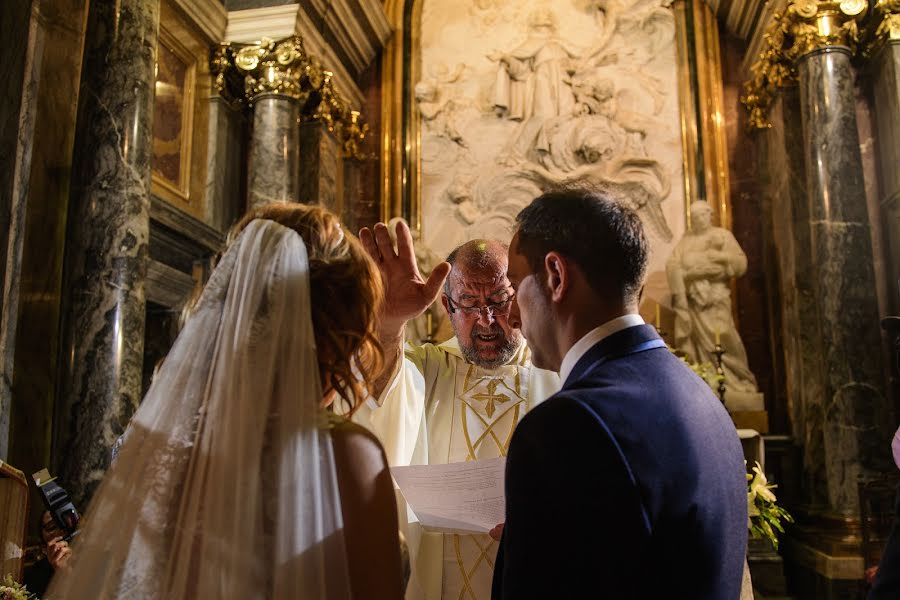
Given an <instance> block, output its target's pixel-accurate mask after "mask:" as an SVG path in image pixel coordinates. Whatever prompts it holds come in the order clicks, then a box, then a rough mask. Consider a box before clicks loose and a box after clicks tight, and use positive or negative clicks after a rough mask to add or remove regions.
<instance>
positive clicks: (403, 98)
mask: <svg viewBox="0 0 900 600" xmlns="http://www.w3.org/2000/svg"><path fill="white" fill-rule="evenodd" d="M422 3H423V0H386V2H385V13H386V14H387V16H388V19H389V20H390V22H391V25H392V26H393V27H394V35H393V36H392V37H391V39H390V40H389V41H388V43H387V44H386V45H385V49H384V53H383V55H382V71H381V83H382V86H381V89H382V113H381V124H382V128H381V129H382V134H381V135H382V138H381V183H382V186H381V199H382V200H381V218H382V220H383V221H387V220H388V219H390V218H392V217H397V216H402V217H404V218H405V219H406V220H407V221H408V222H409V224H410V226H411V227H413V228H414V229H417V230H421V226H422V223H421V205H420V203H421V180H420V176H419V173H420V167H421V162H420V154H419V152H420V143H421V132H420V130H419V127H420V123H419V119H418V118H414V113H413V107H414V106H415V99H414V94H413V89H412V88H413V85H414V82H416V81H418V79H419V74H420V69H421V64H420V60H419V55H420V51H419V48H420V44H419V41H420V35H421V34H420V31H421V15H422ZM673 11H674V13H675V25H676V45H677V63H678V72H679V98H680V100H681V104H680V113H681V137H682V149H683V151H684V152H683V155H684V159H683V160H684V163H683V167H684V192H685V193H684V202H685V205H684V214H685V224H686V226H687V227H688V228H689V227H690V212H689V207H690V204H691V202H692V201H694V200H697V199H705V200H707V201H708V202H709V203H710V205H712V206H713V210H714V214H715V215H716V218H717V219H718V222H719V224H720V225H721V226H722V227H726V228H729V229H730V228H731V197H730V192H729V176H728V153H727V146H726V140H725V118H724V110H723V105H724V98H723V91H722V67H721V57H720V52H719V28H718V23H717V21H716V18H715V14H714V13H713V11H712V10H711V9H710V8H709V6H707V5H706V3H704V2H702V0H675V2H674V4H673ZM694 32H696V35H693V34H694ZM690 40H693V43H689V41H690ZM698 108H700V109H701V110H698ZM698 159H699V160H698Z"/></svg>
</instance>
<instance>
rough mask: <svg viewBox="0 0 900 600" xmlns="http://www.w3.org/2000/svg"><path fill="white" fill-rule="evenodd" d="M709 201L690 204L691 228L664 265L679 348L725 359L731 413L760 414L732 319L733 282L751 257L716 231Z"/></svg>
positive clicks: (698, 358)
mask: <svg viewBox="0 0 900 600" xmlns="http://www.w3.org/2000/svg"><path fill="white" fill-rule="evenodd" d="M711 217H712V208H711V207H710V206H709V204H707V203H706V202H703V201H700V202H694V203H693V204H691V229H690V230H688V231H687V232H685V234H684V237H682V238H681V240H680V241H679V242H678V244H677V245H676V246H675V249H674V250H673V252H672V256H671V257H670V258H669V261H668V263H667V264H666V274H667V276H668V279H669V287H670V288H671V290H672V294H673V305H674V309H675V347H676V348H677V349H678V350H681V351H682V352H684V353H685V354H687V355H688V356H689V357H690V358H691V360H693V361H695V362H701V363H710V364H712V365H715V364H716V357H715V354H714V353H713V350H715V347H716V343H717V342H718V343H719V344H721V346H722V348H723V349H724V350H725V354H724V355H723V357H722V361H723V365H722V366H723V368H724V370H725V385H726V387H727V390H728V391H727V392H726V395H725V402H726V404H727V405H728V407H729V409H731V410H762V394H759V393H758V392H757V386H756V378H755V377H754V376H753V373H751V372H750V369H749V367H748V366H747V352H746V350H744V343H743V342H742V341H741V336H740V334H739V333H738V331H737V328H736V327H735V324H734V318H733V317H732V314H731V289H730V282H731V278H732V277H740V276H741V275H743V274H744V272H745V271H746V270H747V257H746V255H745V254H744V251H743V250H741V247H740V246H739V245H738V243H737V240H735V239H734V236H733V235H732V234H731V232H730V231H728V230H727V229H724V228H722V227H714V226H713V225H712V221H711Z"/></svg>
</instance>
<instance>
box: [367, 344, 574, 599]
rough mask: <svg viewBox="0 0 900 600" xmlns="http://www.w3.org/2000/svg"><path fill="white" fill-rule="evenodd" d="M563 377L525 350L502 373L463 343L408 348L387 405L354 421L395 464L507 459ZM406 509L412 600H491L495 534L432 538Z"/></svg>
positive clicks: (385, 400) (369, 409)
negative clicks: (468, 353) (532, 413)
mask: <svg viewBox="0 0 900 600" xmlns="http://www.w3.org/2000/svg"><path fill="white" fill-rule="evenodd" d="M559 386H560V384H559V377H558V376H557V375H556V374H555V373H551V372H549V371H544V370H542V369H537V368H535V367H533V366H532V365H531V353H530V351H529V350H528V348H527V346H526V345H525V344H522V346H521V347H520V348H519V350H518V352H517V353H516V354H515V356H513V358H512V359H511V360H510V361H509V363H507V364H506V365H504V366H501V367H499V368H497V369H482V368H480V367H477V366H475V365H472V364H470V363H468V362H466V360H465V359H464V358H463V356H462V352H461V351H460V349H459V344H458V343H457V340H456V339H455V338H454V339H451V340H449V341H447V342H445V343H443V344H441V345H438V346H435V345H432V344H426V345H424V346H419V347H410V346H407V349H406V352H405V360H403V361H402V362H401V364H400V366H399V368H398V371H397V374H396V375H395V377H394V378H393V379H392V381H391V383H389V384H388V387H387V388H386V391H385V392H384V394H383V395H382V398H381V400H382V402H381V405H380V406H379V405H378V403H376V402H374V401H371V400H370V401H369V402H368V403H367V404H366V405H364V406H362V407H361V408H360V410H359V411H357V413H356V415H355V416H354V420H356V421H358V422H359V423H361V424H363V425H365V426H367V427H369V428H370V429H371V430H372V431H373V432H374V433H375V434H376V435H377V436H378V438H379V440H381V443H382V445H383V446H384V448H385V452H386V453H387V457H388V462H389V463H390V464H391V465H392V466H397V465H409V464H445V463H452V462H463V461H468V460H482V459H488V458H495V457H498V456H506V450H507V448H508V447H509V442H510V439H511V438H512V433H513V428H514V427H515V426H516V424H517V423H518V422H519V421H520V420H521V419H522V417H523V416H524V415H525V413H526V412H527V411H528V410H530V409H531V408H533V407H534V406H536V405H537V404H538V403H540V402H541V401H543V400H544V399H545V398H547V397H548V396H550V395H551V394H553V393H554V392H556V391H557V390H558V389H559ZM404 509H405V504H403V503H401V515H400V522H401V527H403V526H404V524H407V522H408V521H412V522H409V523H408V524H407V525H406V531H405V534H406V537H407V541H408V544H409V552H410V557H411V561H412V575H411V579H410V584H409V588H408V590H407V594H406V597H407V598H408V599H409V598H426V599H428V600H431V599H435V600H437V599H439V598H444V599H452V600H457V599H459V598H462V599H465V600H489V598H490V595H491V579H492V577H493V568H494V559H495V556H496V554H497V543H496V542H494V541H493V540H492V539H491V538H490V537H488V536H487V535H450V534H447V535H443V534H439V533H428V532H424V531H423V530H422V528H421V527H420V526H419V525H418V523H417V522H415V517H414V516H413V515H412V514H408V515H407V516H408V519H404V517H403V510H404Z"/></svg>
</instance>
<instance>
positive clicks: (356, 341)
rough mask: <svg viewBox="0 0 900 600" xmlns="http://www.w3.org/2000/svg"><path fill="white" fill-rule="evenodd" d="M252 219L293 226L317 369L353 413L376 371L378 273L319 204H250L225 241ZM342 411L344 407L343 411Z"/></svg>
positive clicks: (380, 294)
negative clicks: (301, 252)
mask: <svg viewBox="0 0 900 600" xmlns="http://www.w3.org/2000/svg"><path fill="white" fill-rule="evenodd" d="M254 219H268V220H270V221H275V222H276V223H279V224H281V225H284V226H285V227H289V228H290V229H293V230H294V231H296V232H297V233H298V234H300V237H301V238H303V242H304V244H305V245H306V251H307V254H308V255H309V283H310V301H311V305H312V306H311V311H312V322H313V329H314V331H315V338H316V350H317V352H318V357H319V372H320V373H321V374H322V378H323V379H322V385H323V387H324V388H325V391H326V392H327V391H328V390H329V388H330V389H333V390H334V391H336V392H337V394H338V396H339V397H340V399H341V400H342V401H343V402H345V403H346V404H347V406H348V410H349V411H353V410H355V409H356V407H357V406H358V405H359V404H360V403H361V402H363V401H364V400H365V399H366V398H367V397H368V395H369V394H370V392H371V385H372V383H373V382H374V381H375V379H376V378H377V377H378V375H379V374H380V373H381V368H382V363H383V353H382V348H381V344H380V343H379V342H378V337H377V336H376V334H375V331H376V318H377V315H378V312H379V310H380V309H381V303H382V302H383V300H384V287H383V284H382V282H381V274H380V273H379V272H378V267H377V266H376V265H375V262H374V261H373V260H372V259H371V257H369V255H368V254H367V253H366V251H365V249H363V247H362V244H361V243H360V241H359V240H358V239H357V238H356V236H354V235H353V234H351V233H350V232H349V231H346V230H345V229H344V228H343V226H342V225H341V222H340V220H339V219H338V217H337V216H336V215H335V214H334V213H332V212H331V211H329V210H327V209H325V208H322V207H321V206H316V205H309V204H294V203H274V204H266V205H262V206H257V207H255V208H252V209H251V210H250V211H249V212H247V214H245V215H244V216H243V217H242V218H241V220H240V221H238V222H237V223H236V224H235V225H234V227H232V229H231V231H230V232H229V234H228V241H227V245H230V244H231V242H233V241H234V239H235V238H237V236H238V234H239V233H240V232H241V231H242V230H243V229H244V227H246V226H247V224H248V223H250V221H253V220H254ZM343 412H346V411H343Z"/></svg>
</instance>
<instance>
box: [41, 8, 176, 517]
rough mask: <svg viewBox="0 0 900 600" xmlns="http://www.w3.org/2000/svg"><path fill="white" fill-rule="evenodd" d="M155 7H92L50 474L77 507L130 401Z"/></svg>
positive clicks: (144, 233) (140, 330) (134, 395)
mask: <svg viewBox="0 0 900 600" xmlns="http://www.w3.org/2000/svg"><path fill="white" fill-rule="evenodd" d="M158 28H159V0H118V1H117V2H92V3H91V7H90V13H89V16H88V25H87V35H86V40H87V41H86V45H85V49H84V68H83V71H82V73H83V75H82V80H81V94H80V98H81V102H80V106H79V114H78V126H77V132H76V141H75V148H76V155H75V161H74V165H73V186H72V187H73V189H72V197H71V206H70V211H69V222H68V243H67V248H66V253H67V262H66V286H67V291H68V293H69V294H70V297H69V301H68V311H67V313H66V315H65V333H64V335H65V337H64V345H63V355H64V357H65V359H64V365H63V371H64V372H63V378H62V382H61V383H62V390H61V394H60V396H61V398H60V402H61V407H60V408H61V411H60V412H61V415H60V417H61V418H60V420H59V422H58V427H57V430H58V435H59V442H60V445H59V447H62V448H65V449H66V454H65V457H64V459H63V463H62V473H61V474H62V478H63V481H64V482H65V485H67V486H68V488H69V491H70V493H71V494H72V497H73V500H74V501H75V503H76V505H78V506H79V507H80V508H84V507H85V506H86V504H87V502H88V500H89V499H90V497H91V495H92V493H93V491H94V489H95V488H96V486H97V484H98V483H99V482H100V479H101V478H102V476H103V473H104V471H105V470H106V468H107V467H108V465H109V449H110V448H111V447H112V445H113V443H114V442H115V440H116V438H117V437H118V436H119V435H121V434H122V433H123V431H124V430H125V427H126V426H127V425H128V422H129V420H130V418H131V416H132V414H133V413H134V410H135V409H136V408H137V406H138V403H139V402H140V393H141V374H142V363H143V342H144V322H145V307H146V306H145V304H146V303H145V299H144V279H145V277H146V272H147V261H148V238H149V225H150V157H151V150H152V115H153V92H154V88H153V85H154V80H155V70H154V69H155V59H156V45H157V35H158Z"/></svg>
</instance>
